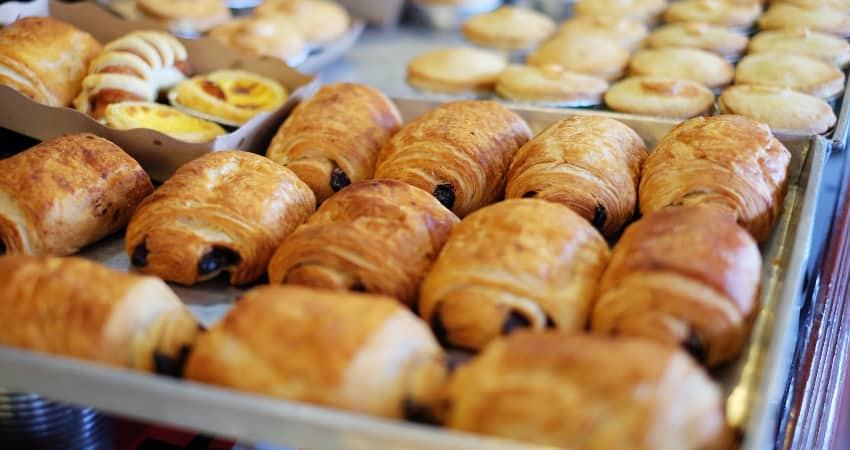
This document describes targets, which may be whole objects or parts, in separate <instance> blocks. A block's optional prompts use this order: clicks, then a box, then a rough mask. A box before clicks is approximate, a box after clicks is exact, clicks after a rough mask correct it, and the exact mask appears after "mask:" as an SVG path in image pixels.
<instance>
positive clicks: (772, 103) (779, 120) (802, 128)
mask: <svg viewBox="0 0 850 450" xmlns="http://www.w3.org/2000/svg"><path fill="white" fill-rule="evenodd" d="M718 106H719V108H720V112H721V113H723V114H740V115H742V116H746V117H749V118H751V119H753V120H755V121H757V122H761V123H763V124H766V125H768V126H769V127H770V128H772V129H773V130H774V131H791V132H796V133H805V134H821V133H826V132H827V131H828V130H829V129H830V128H832V127H833V126H834V125H835V122H836V117H835V113H834V112H833V111H832V107H831V106H829V103H827V102H825V101H823V100H822V99H820V98H817V97H813V96H811V95H807V94H802V93H799V92H796V91H792V90H790V89H787V88H778V87H771V86H748V85H736V86H731V87H728V88H726V90H725V91H723V94H722V95H720V97H719V98H718Z"/></svg>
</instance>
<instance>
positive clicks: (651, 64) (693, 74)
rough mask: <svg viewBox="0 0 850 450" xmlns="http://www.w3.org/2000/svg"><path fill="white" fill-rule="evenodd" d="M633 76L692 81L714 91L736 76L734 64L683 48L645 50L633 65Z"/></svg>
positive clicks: (637, 56) (631, 71)
mask: <svg viewBox="0 0 850 450" xmlns="http://www.w3.org/2000/svg"><path fill="white" fill-rule="evenodd" d="M629 72H630V74H631V75H637V76H641V75H643V76H653V77H665V78H676V79H680V80H691V81H696V82H698V83H702V84H704V85H706V86H708V87H710V88H716V87H723V86H726V85H727V84H729V83H730V82H731V81H732V78H733V76H734V75H735V69H734V67H732V64H731V63H729V61H727V60H725V59H723V58H722V57H720V56H719V55H717V54H714V53H711V52H707V51H705V50H699V49H696V48H683V47H667V48H656V49H647V50H642V51H640V52H638V53H637V54H635V55H634V56H632V59H631V60H630V61H629Z"/></svg>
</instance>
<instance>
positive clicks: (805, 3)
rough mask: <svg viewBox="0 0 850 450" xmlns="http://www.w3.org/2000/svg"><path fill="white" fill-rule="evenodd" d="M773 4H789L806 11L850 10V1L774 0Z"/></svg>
mask: <svg viewBox="0 0 850 450" xmlns="http://www.w3.org/2000/svg"><path fill="white" fill-rule="evenodd" d="M772 3H787V4H790V5H795V6H799V7H800V8H805V9H818V8H834V9H838V10H845V11H846V10H847V9H848V8H850V0H773V2H772Z"/></svg>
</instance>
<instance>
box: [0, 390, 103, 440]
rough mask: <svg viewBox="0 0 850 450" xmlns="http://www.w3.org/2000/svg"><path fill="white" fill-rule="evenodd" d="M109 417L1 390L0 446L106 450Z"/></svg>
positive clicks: (84, 409)
mask: <svg viewBox="0 0 850 450" xmlns="http://www.w3.org/2000/svg"><path fill="white" fill-rule="evenodd" d="M114 446H115V439H114V430H113V427H112V422H111V420H110V419H109V418H108V417H106V416H103V415H101V414H100V413H98V412H96V411H95V410H93V409H90V408H79V407H74V406H69V405H65V404H62V403H54V402H50V401H47V400H44V399H42V398H40V397H39V396H37V395H35V394H17V393H10V392H6V391H4V390H0V448H2V449H6V450H16V449H28V450H29V449H60V448H61V449H68V450H78V449H79V450H83V449H85V450H109V449H112V448H114Z"/></svg>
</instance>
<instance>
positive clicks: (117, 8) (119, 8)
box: [97, 0, 366, 73]
mask: <svg viewBox="0 0 850 450" xmlns="http://www.w3.org/2000/svg"><path fill="white" fill-rule="evenodd" d="M97 3H98V4H99V5H101V6H103V7H104V8H106V9H107V10H108V11H110V12H112V13H113V14H115V15H117V16H119V17H121V18H123V19H126V20H130V21H135V20H144V17H143V16H142V15H141V14H140V13H139V12H138V11H137V10H136V0H97ZM252 9H253V8H240V9H238V10H237V9H233V8H231V10H232V11H233V16H234V17H238V16H243V15H246V14H249V13H250V11H251V10H252ZM365 29H366V22H364V21H363V20H360V19H358V18H353V17H352V21H351V24H350V26H349V27H348V31H346V32H345V34H344V35H343V36H342V37H340V38H339V39H337V40H335V41H333V42H331V43H329V44H325V45H322V46H319V47H316V48H312V49H310V50H309V51H308V52H307V54H306V55H305V56H304V57H298V58H297V59H296V60H293V61H289V62H288V63H291V64H289V65H290V66H292V67H296V68H298V70H301V71H304V72H308V73H316V72H318V71H319V70H321V69H322V68H324V67H325V66H327V65H328V64H330V63H332V62H334V61H336V60H337V59H339V58H341V57H342V55H344V54H345V53H346V52H347V51H348V50H350V49H351V47H353V46H354V44H355V43H356V42H357V39H359V38H360V35H362V34H363V30H365ZM172 33H175V34H178V35H180V37H184V38H190V39H191V38H197V37H200V36H198V35H197V34H191V35H185V34H181V33H180V32H179V31H178V30H172Z"/></svg>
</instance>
